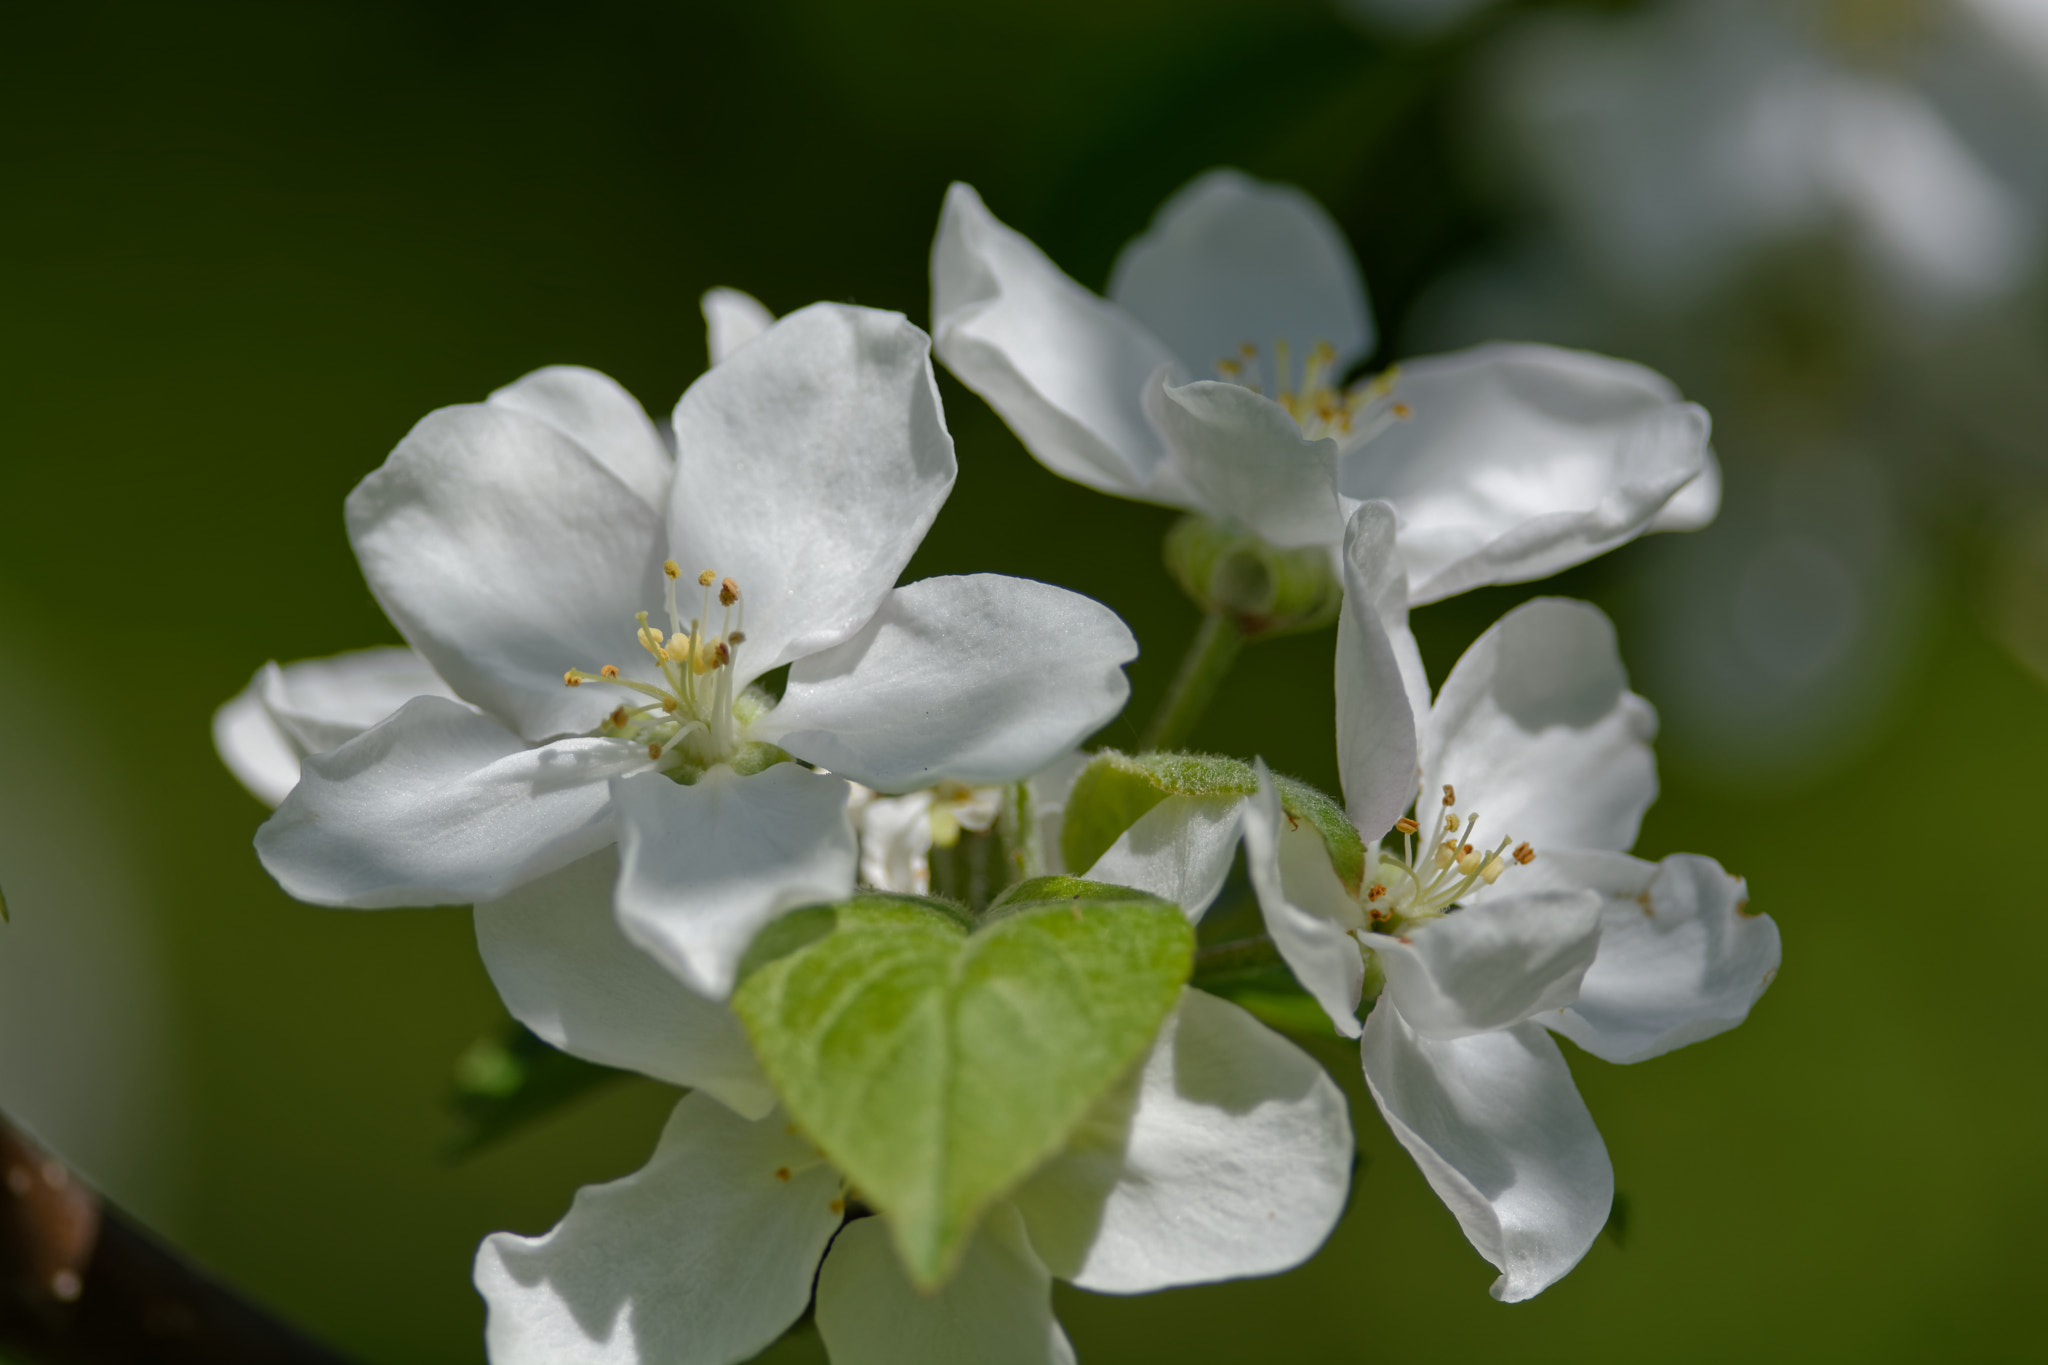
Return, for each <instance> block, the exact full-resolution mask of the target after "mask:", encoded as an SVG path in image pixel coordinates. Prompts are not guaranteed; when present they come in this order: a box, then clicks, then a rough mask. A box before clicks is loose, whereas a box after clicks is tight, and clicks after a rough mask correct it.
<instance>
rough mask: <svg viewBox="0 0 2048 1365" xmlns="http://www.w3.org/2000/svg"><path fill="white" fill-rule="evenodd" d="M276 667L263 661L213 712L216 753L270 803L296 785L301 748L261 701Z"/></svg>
mask: <svg viewBox="0 0 2048 1365" xmlns="http://www.w3.org/2000/svg"><path fill="white" fill-rule="evenodd" d="M407 652H408V653H410V651H407ZM276 668H277V665H276V664H274V663H270V664H265V665H263V667H262V668H261V669H259V670H257V673H256V676H255V678H254V679H253V680H252V681H251V682H250V683H249V685H248V686H247V687H245V688H243V689H242V690H241V691H239V692H237V693H235V695H234V696H232V697H229V698H228V699H227V700H226V701H224V702H222V703H221V705H220V708H219V709H218V710H216V711H215V712H214V713H213V748H214V752H216V753H218V754H219V755H220V761H221V762H223V763H225V764H227V768H228V771H229V772H231V773H233V774H234V775H235V780H236V781H237V782H240V783H241V784H242V785H243V786H244V787H247V788H248V789H249V794H250V795H251V796H253V797H255V798H256V799H257V800H258V801H261V802H262V803H263V804H264V805H266V806H271V807H275V806H276V805H277V803H278V802H280V801H282V800H284V799H285V797H286V796H288V795H290V794H291V789H292V788H293V787H295V786H297V785H298V783H299V758H300V755H301V754H302V752H303V751H302V750H301V749H300V748H299V746H298V745H296V744H294V743H293V742H292V739H291V736H289V735H287V734H286V733H285V732H284V727H282V726H280V725H279V724H278V723H277V722H276V721H275V720H274V719H272V718H271V715H270V711H269V710H268V708H266V707H265V706H264V705H263V697H262V688H263V685H264V682H265V680H266V678H267V677H268V676H269V675H270V674H271V673H272V672H273V671H275V670H276Z"/></svg>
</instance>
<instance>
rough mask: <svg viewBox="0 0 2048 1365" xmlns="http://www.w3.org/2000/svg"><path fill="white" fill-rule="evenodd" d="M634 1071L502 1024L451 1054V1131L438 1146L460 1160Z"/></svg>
mask: <svg viewBox="0 0 2048 1365" xmlns="http://www.w3.org/2000/svg"><path fill="white" fill-rule="evenodd" d="M633 1074H634V1073H632V1072H630V1071H619V1070H616V1069H614V1068H612V1067H608V1066H600V1065H598V1064H597V1063H596V1062H586V1061H584V1060H583V1059H582V1058H581V1057H572V1056H570V1055H569V1054H568V1053H566V1052H561V1051H558V1050H556V1049H555V1048H554V1047H553V1046H552V1045H550V1044H549V1043H548V1042H547V1041H546V1040H545V1039H543V1038H541V1037H540V1036H539V1035H538V1034H536V1033H533V1032H532V1031H531V1030H529V1029H527V1028H526V1027H525V1026H523V1025H521V1024H516V1023H509V1022H508V1023H507V1024H506V1026H505V1027H504V1028H503V1029H501V1030H500V1031H499V1032H497V1033H494V1034H489V1035H486V1036H485V1037H482V1038H479V1039H477V1040H476V1041H475V1042H474V1043H471V1044H470V1045H469V1046H468V1047H467V1048H465V1049H463V1052H462V1055H461V1056H460V1057H458V1058H456V1059H455V1074H454V1076H453V1077H452V1078H451V1084H450V1086H449V1095H448V1103H449V1107H450V1108H452V1109H453V1110H454V1111H455V1120H456V1134H455V1136H454V1137H453V1138H452V1139H450V1141H449V1142H448V1144H447V1146H446V1147H445V1148H444V1149H443V1152H442V1155H443V1156H444V1157H446V1158H447V1159H448V1160H450V1161H462V1160H465V1159H467V1158H469V1157H472V1156H474V1155H476V1154H477V1153H478V1152H480V1151H482V1150H483V1149H484V1148H486V1147H489V1146H492V1145H493V1144H495V1143H497V1142H499V1141H500V1140H502V1139H504V1138H506V1137H509V1136H511V1135H512V1134H513V1133H515V1132H517V1131H518V1130H520V1129H521V1128H524V1127H526V1126H527V1125H528V1124H530V1123H533V1122H534V1121H535V1120H537V1119H541V1118H545V1117H546V1116H547V1115H549V1114H552V1113H554V1112H555V1111H556V1110H558V1109H562V1108H564V1107H566V1106H568V1105H569V1104H571V1103H573V1102H575V1101H577V1100H580V1099H582V1098H583V1097H584V1096H585V1095H587V1094H589V1093H590V1092H591V1091H592V1090H595V1089H597V1088H598V1087H599V1086H601V1085H605V1084H608V1083H609V1082H612V1081H616V1080H620V1079H623V1078H625V1077H629V1076H631V1075H633Z"/></svg>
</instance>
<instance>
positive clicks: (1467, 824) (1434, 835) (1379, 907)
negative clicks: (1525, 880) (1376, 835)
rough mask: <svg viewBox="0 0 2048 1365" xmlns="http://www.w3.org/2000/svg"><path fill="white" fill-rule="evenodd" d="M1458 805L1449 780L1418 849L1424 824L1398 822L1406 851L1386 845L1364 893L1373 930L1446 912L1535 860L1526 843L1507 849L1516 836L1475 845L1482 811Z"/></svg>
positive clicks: (1393, 927)
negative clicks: (1463, 810) (1467, 810)
mask: <svg viewBox="0 0 2048 1365" xmlns="http://www.w3.org/2000/svg"><path fill="white" fill-rule="evenodd" d="M1457 804H1458V796H1457V791H1456V790H1455V789H1454V788H1453V787H1452V786H1451V784H1450V783H1448V782H1446V783H1445V784H1444V798H1443V804H1442V805H1441V806H1440V807H1439V808H1438V810H1437V816H1436V826H1435V828H1434V829H1433V830H1432V831H1431V832H1430V836H1429V838H1428V839H1427V840H1425V841H1424V842H1423V844H1422V845H1421V847H1420V849H1418V848H1417V847H1416V843H1415V836H1416V835H1418V834H1420V833H1421V832H1422V826H1421V825H1420V824H1419V823H1417V822H1416V821H1414V820H1411V819H1408V818H1406V817H1403V818H1402V819H1400V820H1397V821H1395V822H1394V828H1395V829H1396V830H1398V831H1400V833H1401V846H1402V852H1401V853H1399V854H1395V853H1393V852H1392V851H1391V850H1388V849H1384V848H1383V850H1382V852H1381V853H1380V855H1379V862H1378V864H1377V866H1375V867H1374V868H1373V871H1372V877H1371V880H1370V881H1369V882H1367V883H1366V888H1365V894H1364V896H1363V897H1362V899H1363V901H1364V904H1365V914H1366V918H1367V919H1368V920H1369V921H1370V922H1371V923H1370V927H1371V928H1372V929H1374V930H1376V931H1379V932H1382V933H1393V932H1398V931H1399V930H1400V929H1402V928H1404V927H1406V926H1407V925H1410V924H1413V923H1415V922H1416V921H1418V920H1427V919H1435V918H1437V917H1438V916H1441V915H1444V914H1448V913H1449V912H1450V910H1451V908H1452V907H1453V906H1455V905H1456V904H1457V903H1458V902H1459V901H1460V900H1462V899H1464V898H1465V897H1466V896H1468V895H1470V894H1471V893H1472V891H1473V890H1474V888H1476V887H1478V886H1479V885H1480V884H1481V883H1484V884H1485V885H1487V886H1492V885H1493V884H1494V883H1495V882H1497V881H1499V880H1500V876H1501V874H1502V873H1503V872H1505V871H1507V870H1508V868H1509V867H1511V866H1515V867H1526V866H1528V865H1529V864H1530V863H1533V862H1535V861H1536V850H1535V849H1534V848H1532V847H1531V846H1530V845H1528V844H1527V843H1522V844H1515V847H1514V849H1513V851H1512V852H1511V851H1509V849H1508V845H1509V844H1513V843H1514V836H1512V835H1510V836H1508V837H1507V838H1504V839H1502V840H1501V841H1500V842H1499V843H1498V844H1496V845H1494V847H1493V848H1492V850H1491V851H1489V850H1487V849H1486V848H1485V846H1484V845H1481V844H1477V843H1475V842H1474V841H1473V838H1474V835H1475V833H1476V832H1477V831H1478V829H1479V813H1478V812H1477V811H1473V812H1472V813H1470V814H1468V815H1462V816H1461V815H1460V814H1459V813H1458V810H1457Z"/></svg>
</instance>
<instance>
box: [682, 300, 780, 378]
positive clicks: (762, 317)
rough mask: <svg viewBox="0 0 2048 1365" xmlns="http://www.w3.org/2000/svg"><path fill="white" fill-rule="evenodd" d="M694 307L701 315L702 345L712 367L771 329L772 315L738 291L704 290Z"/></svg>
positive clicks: (773, 316) (762, 305)
mask: <svg viewBox="0 0 2048 1365" xmlns="http://www.w3.org/2000/svg"><path fill="white" fill-rule="evenodd" d="M698 307H699V308H701V309H702V310H703V313H704V343H705V347H706V349H707V350H708V351H709V353H710V356H711V363H712V364H714V365H716V364H718V363H720V362H721V361H723V360H724V359H725V358H726V357H727V356H729V355H731V354H732V353H733V352H734V351H737V350H738V349H739V348H740V347H742V346H744V345H746V344H747V343H748V342H750V341H752V340H753V339H754V338H755V337H757V336H759V335H761V333H763V332H765V331H767V330H768V329H769V328H770V327H773V326H774V325H775V314H773V313H771V312H769V311H768V309H767V306H766V305H765V304H763V303H762V302H761V301H760V300H759V299H757V298H755V297H754V296H753V295H752V294H749V293H746V292H745V291H743V290H739V289H724V288H719V289H707V290H705V291H704V297H703V298H702V299H700V300H698Z"/></svg>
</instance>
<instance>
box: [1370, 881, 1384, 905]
mask: <svg viewBox="0 0 2048 1365" xmlns="http://www.w3.org/2000/svg"><path fill="white" fill-rule="evenodd" d="M1365 898H1366V899H1367V900H1369V901H1379V900H1385V899H1386V898H1387V887H1386V884H1385V883H1384V882H1374V883H1373V884H1372V889H1371V890H1370V891H1367V892H1366V893H1365Z"/></svg>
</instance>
